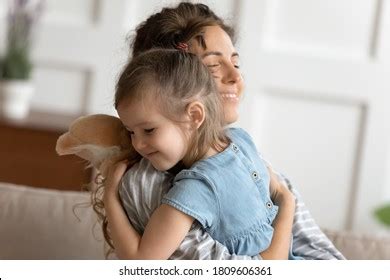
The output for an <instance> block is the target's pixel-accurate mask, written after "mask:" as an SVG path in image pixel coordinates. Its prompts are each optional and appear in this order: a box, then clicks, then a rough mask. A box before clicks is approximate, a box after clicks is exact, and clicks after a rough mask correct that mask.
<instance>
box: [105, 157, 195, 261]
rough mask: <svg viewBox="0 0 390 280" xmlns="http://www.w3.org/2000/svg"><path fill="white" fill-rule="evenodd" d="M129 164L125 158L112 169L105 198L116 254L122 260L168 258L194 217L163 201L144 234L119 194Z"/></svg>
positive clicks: (107, 181)
mask: <svg viewBox="0 0 390 280" xmlns="http://www.w3.org/2000/svg"><path fill="white" fill-rule="evenodd" d="M127 163H128V162H127V161H121V162H119V163H117V164H115V165H113V166H112V167H111V168H110V170H109V172H108V176H107V180H106V188H105V193H104V198H103V199H104V205H105V210H106V215H107V219H108V225H109V229H110V234H111V238H112V240H113V242H114V245H115V249H116V253H117V255H118V257H119V258H120V259H168V258H169V257H170V256H171V254H172V253H173V252H174V251H175V250H176V248H177V247H179V245H180V243H181V241H182V240H183V239H184V237H185V235H186V234H187V232H188V231H189V229H190V227H191V225H192V223H193V220H194V219H193V218H192V217H190V216H188V215H186V214H184V213H182V212H180V211H178V210H176V209H175V208H173V207H171V206H168V205H165V204H163V205H161V206H160V207H158V208H157V209H156V211H155V212H154V213H153V215H152V217H151V218H150V220H149V222H148V224H147V226H146V228H145V232H144V234H143V236H142V237H141V236H140V235H139V234H138V233H137V232H136V231H135V230H134V228H133V227H132V226H131V224H130V222H129V220H128V218H127V216H126V214H125V213H124V211H123V208H122V205H121V203H120V198H119V195H118V185H119V182H120V179H121V178H122V176H123V174H124V173H125V171H126V168H127Z"/></svg>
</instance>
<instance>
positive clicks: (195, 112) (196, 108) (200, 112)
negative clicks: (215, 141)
mask: <svg viewBox="0 0 390 280" xmlns="http://www.w3.org/2000/svg"><path fill="white" fill-rule="evenodd" d="M187 116H188V117H189V119H190V121H191V124H192V125H193V127H194V128H195V129H198V128H199V127H200V126H201V125H202V123H203V121H204V118H205V110H204V105H203V104H202V103H201V102H199V101H194V102H191V103H190V104H188V105H187Z"/></svg>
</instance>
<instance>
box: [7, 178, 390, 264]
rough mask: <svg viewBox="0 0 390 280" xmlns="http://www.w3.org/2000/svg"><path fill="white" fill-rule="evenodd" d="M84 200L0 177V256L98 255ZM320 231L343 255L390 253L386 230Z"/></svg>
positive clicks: (96, 230) (96, 232)
mask: <svg viewBox="0 0 390 280" xmlns="http://www.w3.org/2000/svg"><path fill="white" fill-rule="evenodd" d="M88 202H89V195H88V194H87V193H80V192H71V191H55V190H48V189H37V188H31V187H26V186H15V185H11V184H6V183H0V259H104V242H103V237H102V234H101V230H100V225H98V224H97V222H96V216H95V214H94V213H93V211H92V210H91V208H90V207H83V205H82V204H84V205H85V204H87V203H88ZM75 205H78V206H76V207H75ZM326 234H327V235H328V236H329V237H330V239H331V240H332V241H333V242H334V243H335V245H336V247H337V248H339V250H340V251H341V252H343V253H344V255H345V256H346V257H347V258H348V259H390V236H387V237H383V236H382V237H379V236H375V237H374V236H363V235H358V234H353V233H347V232H330V231H326Z"/></svg>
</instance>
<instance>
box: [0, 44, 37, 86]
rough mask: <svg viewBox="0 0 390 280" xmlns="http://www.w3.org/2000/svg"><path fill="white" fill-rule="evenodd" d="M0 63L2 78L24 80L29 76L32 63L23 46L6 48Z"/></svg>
mask: <svg viewBox="0 0 390 280" xmlns="http://www.w3.org/2000/svg"><path fill="white" fill-rule="evenodd" d="M1 64H2V65H1V66H2V71H1V72H2V77H3V78H4V79H8V80H12V79H18V80H26V79H28V78H29V77H30V74H31V70H32V64H31V61H30V57H29V53H28V51H27V50H26V49H24V48H21V49H11V50H8V52H7V53H6V55H5V57H4V58H3V60H2V63H1Z"/></svg>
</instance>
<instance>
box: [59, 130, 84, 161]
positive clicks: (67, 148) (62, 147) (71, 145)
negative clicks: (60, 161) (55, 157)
mask: <svg viewBox="0 0 390 280" xmlns="http://www.w3.org/2000/svg"><path fill="white" fill-rule="evenodd" d="M81 144H82V143H81V141H80V140H78V139H76V138H75V137H73V136H72V135H71V134H70V133H69V132H66V133H64V134H62V135H61V136H60V137H59V138H58V139H57V144H56V152H57V154H59V155H60V156H63V155H71V154H74V153H76V152H77V151H75V148H76V147H77V146H79V145H81Z"/></svg>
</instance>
